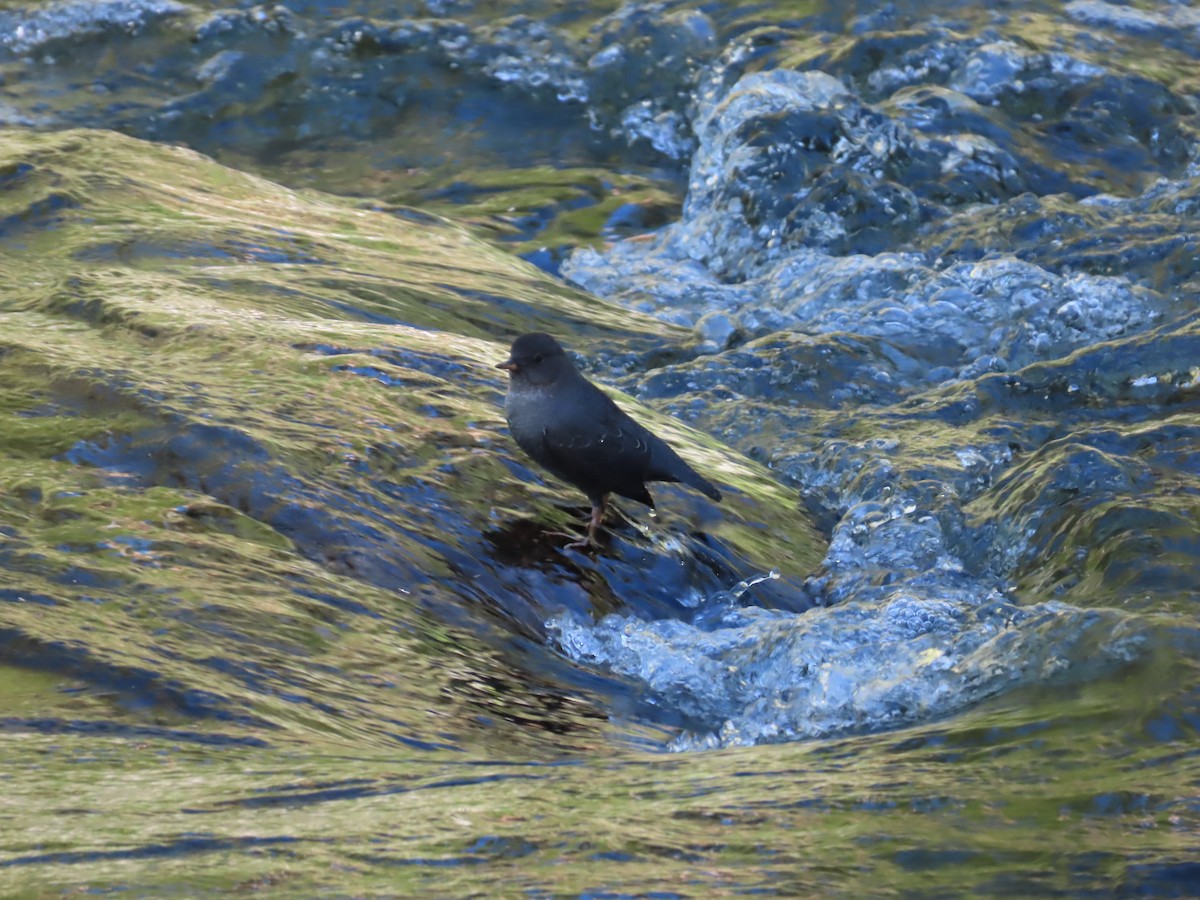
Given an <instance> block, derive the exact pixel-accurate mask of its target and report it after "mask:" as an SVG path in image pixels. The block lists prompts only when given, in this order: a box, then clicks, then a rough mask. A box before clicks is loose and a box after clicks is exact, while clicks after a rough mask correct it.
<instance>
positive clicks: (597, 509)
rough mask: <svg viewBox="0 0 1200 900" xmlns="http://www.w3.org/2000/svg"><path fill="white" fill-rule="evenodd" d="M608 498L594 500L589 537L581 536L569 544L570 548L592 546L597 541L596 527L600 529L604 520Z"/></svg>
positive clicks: (589, 523) (588, 531) (589, 524)
mask: <svg viewBox="0 0 1200 900" xmlns="http://www.w3.org/2000/svg"><path fill="white" fill-rule="evenodd" d="M607 500H608V498H607V497H601V498H600V499H599V500H593V501H592V520H591V521H590V522H588V530H587V537H583V538H580V539H579V540H577V541H571V543H569V544H567V548H568V549H576V548H582V547H591V546H592V545H594V544H595V543H596V529H598V528H599V527H600V523H601V522H602V521H604V507H605V504H606V502H607Z"/></svg>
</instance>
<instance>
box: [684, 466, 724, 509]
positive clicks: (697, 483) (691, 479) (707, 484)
mask: <svg viewBox="0 0 1200 900" xmlns="http://www.w3.org/2000/svg"><path fill="white" fill-rule="evenodd" d="M679 480H680V481H682V482H683V483H684V484H686V485H687V486H688V487H694V488H695V489H696V490H698V491H699V492H700V493H702V494H704V496H706V497H708V498H709V499H711V500H718V501H719V500H720V499H721V492H720V491H718V490H717V487H716V485H714V484H713V483H712V482H711V481H709V480H707V479H706V478H704V476H702V475H701V474H700V473H699V472H697V471H695V470H694V469H691V468H689V469H688V471H687V477H686V478H681V479H679Z"/></svg>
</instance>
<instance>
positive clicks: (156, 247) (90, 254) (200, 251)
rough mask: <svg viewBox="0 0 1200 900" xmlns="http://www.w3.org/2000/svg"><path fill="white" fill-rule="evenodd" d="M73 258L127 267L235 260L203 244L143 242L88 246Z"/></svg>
mask: <svg viewBox="0 0 1200 900" xmlns="http://www.w3.org/2000/svg"><path fill="white" fill-rule="evenodd" d="M72 255H73V257H74V258H75V259H77V260H79V261H80V262H90V263H121V264H122V265H127V266H138V265H143V264H153V263H157V262H159V261H161V260H179V261H184V260H193V259H212V260H218V261H225V262H229V261H232V260H234V259H236V258H238V257H237V256H235V254H233V253H231V252H230V251H229V250H227V249H225V248H222V247H218V246H215V245H213V244H208V243H205V242H203V241H191V242H179V241H172V242H170V243H155V242H153V241H150V240H146V239H142V238H127V239H124V240H119V241H109V242H97V243H91V244H88V245H87V246H86V247H82V248H80V249H79V250H77V251H76V252H75V253H74V254H72Z"/></svg>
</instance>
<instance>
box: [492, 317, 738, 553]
mask: <svg viewBox="0 0 1200 900" xmlns="http://www.w3.org/2000/svg"><path fill="white" fill-rule="evenodd" d="M496 368H498V369H507V370H508V373H509V375H510V376H511V377H510V378H509V382H508V394H507V395H506V396H505V398H504V415H505V418H507V419H508V427H509V430H510V431H511V432H512V436H513V437H514V438H515V439H516V441H517V443H518V444H519V445H520V447H521V449H522V450H524V451H525V452H526V453H528V454H529V455H530V456H531V457H533V459H534V460H535V461H537V462H538V463H540V464H541V465H543V466H545V467H546V468H547V469H549V470H550V472H552V473H553V474H554V475H557V476H558V477H559V478H561V479H562V480H563V481H566V482H569V483H570V484H573V485H575V486H576V487H577V488H579V489H580V490H581V491H583V492H584V493H585V494H587V496H588V499H589V500H591V501H592V520H591V523H590V524H589V525H588V530H587V537H586V538H584V539H583V540H580V541H575V542H573V543H572V544H569V545H568V546H572V547H586V546H587V545H589V544H591V543H592V542H593V541H594V540H595V537H596V529H597V528H599V527H600V521H601V519H602V518H603V517H604V504H605V500H606V499H607V496H608V494H610V493H611V494H620V495H621V496H622V497H628V498H629V499H630V500H637V501H638V502H639V503H645V504H646V505H647V506H649V507H650V508H651V509H653V508H654V498H653V497H651V496H650V492H649V491H648V490H646V482H647V481H681V482H683V483H684V484H686V485H690V486H691V487H694V488H695V489H696V490H698V491H700V492H701V493H703V494H706V495H707V496H709V497H711V498H712V499H713V500H720V499H721V492H720V491H718V490H717V489H716V488H715V487H713V485H711V484H710V483H709V482H708V481H706V480H705V479H704V478H702V477H701V476H700V474H699V473H697V472H696V470H695V469H693V468H692V467H691V466H689V465H688V464H687V463H685V462H684V461H683V460H682V459H680V458H679V456H678V455H677V454H676V453H675V451H674V450H672V449H671V448H670V447H668V446H667V444H666V442H664V441H663V439H662V438H660V437H657V436H655V435H653V434H651V433H650V432H649V431H647V430H646V429H645V428H643V427H642V426H641V425H639V424H638V423H637V422H635V421H633V419H631V418H629V416H628V415H626V414H625V412H624V411H622V410H621V408H620V407H619V406H617V404H615V403H613V401H612V400H611V399H609V397H608V395H607V394H605V393H604V392H603V391H601V390H600V389H599V388H598V387H596V386H595V385H594V384H592V383H591V382H590V381H588V380H587V379H586V378H584V377H583V375H582V374H580V372H579V370H578V369H576V368H575V364H574V363H573V362H571V359H570V357H568V356H567V354H566V353H564V352H563V348H562V347H560V346H559V344H558V341H556V340H555V339H554V338H552V337H551V336H550V335H548V334H542V333H541V332H534V333H532V334H523V335H521V336H520V337H519V338H517V339H516V340H515V341H513V345H512V351H511V352H510V353H509V356H508V359H506V360H505V361H504V362H502V363H498V364H497V366H496Z"/></svg>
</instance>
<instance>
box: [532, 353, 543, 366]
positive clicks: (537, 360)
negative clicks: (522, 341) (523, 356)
mask: <svg viewBox="0 0 1200 900" xmlns="http://www.w3.org/2000/svg"><path fill="white" fill-rule="evenodd" d="M543 359H544V357H543V356H542V354H540V353H538V354H535V355H534V357H533V362H534V365H537V364H538V363H540V362H541V361H542V360H543Z"/></svg>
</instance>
